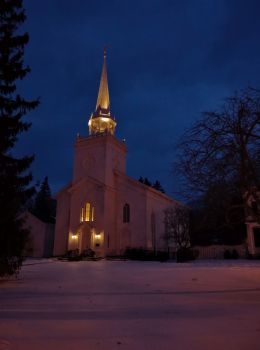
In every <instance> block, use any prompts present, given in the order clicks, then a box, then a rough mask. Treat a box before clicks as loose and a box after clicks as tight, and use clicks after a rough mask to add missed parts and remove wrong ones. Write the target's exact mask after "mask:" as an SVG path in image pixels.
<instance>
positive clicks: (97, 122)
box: [88, 49, 116, 135]
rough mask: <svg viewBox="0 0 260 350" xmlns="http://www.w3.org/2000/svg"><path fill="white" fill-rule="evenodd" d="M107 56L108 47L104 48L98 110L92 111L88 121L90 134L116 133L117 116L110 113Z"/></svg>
mask: <svg viewBox="0 0 260 350" xmlns="http://www.w3.org/2000/svg"><path fill="white" fill-rule="evenodd" d="M106 56H107V55H106V49H104V63H103V67H102V73H101V79H100V85H99V91H98V98H97V104H96V110H95V112H94V113H92V115H91V117H90V119H89V122H88V126H89V134H90V135H97V134H111V135H114V133H115V127H116V122H115V118H114V117H113V116H112V115H111V113H110V102H109V92H108V83H107V63H106Z"/></svg>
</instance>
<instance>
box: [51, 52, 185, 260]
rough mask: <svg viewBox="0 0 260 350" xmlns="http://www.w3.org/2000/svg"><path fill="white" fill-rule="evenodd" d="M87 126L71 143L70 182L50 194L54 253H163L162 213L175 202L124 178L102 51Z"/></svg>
mask: <svg viewBox="0 0 260 350" xmlns="http://www.w3.org/2000/svg"><path fill="white" fill-rule="evenodd" d="M88 126H89V136H88V137H79V136H78V137H77V139H76V143H75V153H74V168H73V179H72V182H71V183H70V184H69V185H68V186H66V187H65V188H63V189H62V190H61V191H60V192H59V193H58V194H57V196H56V198H57V215H56V227H55V240H54V255H62V254H65V253H66V252H67V251H68V250H74V249H78V250H79V252H80V253H83V252H84V251H85V250H87V249H89V248H90V249H92V250H94V251H95V253H96V255H97V256H106V255H118V254H122V253H123V252H124V251H125V249H126V248H141V247H142V248H144V249H148V250H153V251H164V250H167V249H168V246H167V242H166V240H165V238H164V236H165V234H164V210H165V209H167V208H169V207H174V206H176V205H178V203H177V202H176V201H174V200H173V199H171V198H170V197H168V196H166V195H165V194H163V193H161V192H159V191H157V190H155V189H153V188H151V187H148V186H146V185H144V184H142V183H140V182H139V181H137V180H134V179H132V178H130V177H128V176H127V175H126V154H127V148H126V144H125V142H123V141H121V140H118V139H117V138H116V137H115V129H116V121H115V118H114V117H113V115H112V114H111V111H110V100H109V91H108V82H107V67H106V53H105V52H104V63H103V68H102V74H101V81H100V87H99V92H98V98H97V104H96V109H95V112H94V113H93V114H92V115H91V116H90V119H89V122H88Z"/></svg>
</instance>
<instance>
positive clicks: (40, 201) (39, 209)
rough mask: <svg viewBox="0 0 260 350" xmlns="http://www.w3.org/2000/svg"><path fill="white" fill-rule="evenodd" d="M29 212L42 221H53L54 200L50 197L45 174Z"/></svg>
mask: <svg viewBox="0 0 260 350" xmlns="http://www.w3.org/2000/svg"><path fill="white" fill-rule="evenodd" d="M31 212H32V213H33V214H34V215H35V216H36V217H37V218H39V219H40V220H42V221H44V222H49V223H53V222H54V221H55V201H54V200H53V199H52V197H51V190H50V186H49V182H48V177H47V176H46V177H45V178H44V180H43V182H42V184H41V187H40V190H39V192H38V193H37V194H36V196H35V201H34V205H33V208H32V210H31Z"/></svg>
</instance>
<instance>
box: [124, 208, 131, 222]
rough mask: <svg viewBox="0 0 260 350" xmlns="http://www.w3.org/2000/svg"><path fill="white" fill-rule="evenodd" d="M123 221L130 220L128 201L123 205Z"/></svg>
mask: <svg viewBox="0 0 260 350" xmlns="http://www.w3.org/2000/svg"><path fill="white" fill-rule="evenodd" d="M123 222H125V223H126V222H130V205H129V204H128V203H126V204H125V205H124V207H123Z"/></svg>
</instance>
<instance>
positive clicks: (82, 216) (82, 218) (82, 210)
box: [80, 208, 84, 222]
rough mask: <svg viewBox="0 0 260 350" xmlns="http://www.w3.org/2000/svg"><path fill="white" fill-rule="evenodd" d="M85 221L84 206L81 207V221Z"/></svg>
mask: <svg viewBox="0 0 260 350" xmlns="http://www.w3.org/2000/svg"><path fill="white" fill-rule="evenodd" d="M83 221H84V208H81V209H80V222H83Z"/></svg>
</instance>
